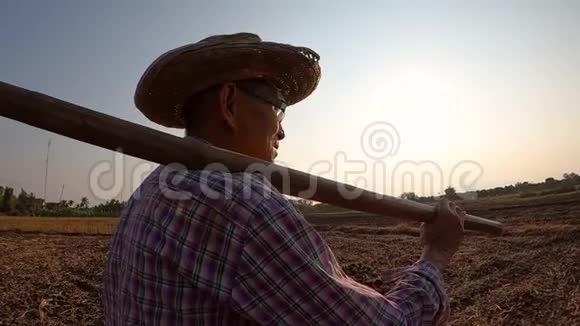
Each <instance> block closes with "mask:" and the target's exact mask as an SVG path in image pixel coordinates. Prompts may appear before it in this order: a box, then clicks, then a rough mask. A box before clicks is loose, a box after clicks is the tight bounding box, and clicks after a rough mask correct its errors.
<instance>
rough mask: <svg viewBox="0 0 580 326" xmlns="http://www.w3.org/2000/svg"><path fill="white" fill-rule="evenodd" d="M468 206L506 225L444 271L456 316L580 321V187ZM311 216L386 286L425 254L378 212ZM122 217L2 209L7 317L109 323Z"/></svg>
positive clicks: (0, 308) (360, 270) (373, 281)
mask: <svg viewBox="0 0 580 326" xmlns="http://www.w3.org/2000/svg"><path fill="white" fill-rule="evenodd" d="M464 205H465V206H466V207H467V208H471V210H470V213H473V214H475V215H479V216H482V217H486V218H493V219H497V220H500V221H502V222H504V223H506V225H507V230H506V232H505V233H504V234H503V235H501V236H488V235H482V234H477V233H469V234H468V236H467V237H466V239H465V245H464V246H463V248H462V249H461V251H460V252H459V253H458V255H457V256H456V259H455V260H454V261H453V263H452V265H451V267H450V269H449V271H448V272H446V275H445V278H446V281H447V287H448V291H449V293H450V296H451V300H452V301H451V308H452V314H451V320H450V324H451V325H579V322H578V321H579V320H580V196H579V195H578V194H576V195H569V196H567V197H565V198H564V197H559V196H553V197H547V198H543V199H535V200H530V201H520V200H518V202H517V205H515V204H513V203H504V202H501V203H494V202H491V201H490V202H485V205H483V201H477V202H465V203H464ZM39 220H41V221H40V222H39ZM311 222H313V223H314V224H315V225H316V226H317V229H318V230H319V231H320V232H321V233H322V235H323V236H324V238H325V239H326V240H327V241H328V243H329V245H330V247H331V248H332V249H333V250H334V252H335V254H336V256H337V258H338V259H339V261H340V262H341V264H342V266H343V267H344V269H345V271H346V272H347V274H349V275H350V276H351V277H353V278H354V279H356V280H357V281H360V282H362V283H364V284H367V285H369V286H372V287H373V288H375V289H377V290H379V291H386V290H388V288H389V286H390V285H389V284H383V283H382V282H381V281H380V280H379V278H378V276H379V275H380V273H381V272H382V271H383V270H384V269H386V268H392V267H400V266H402V265H405V264H410V263H412V262H414V260H415V259H416V258H417V256H418V251H419V247H418V245H417V243H418V239H417V230H416V228H415V227H414V225H409V224H402V225H392V223H390V222H389V221H388V220H385V219H381V218H376V217H369V218H367V219H365V218H360V217H356V218H350V219H349V218H347V217H341V219H340V222H338V221H336V220H332V219H330V218H327V217H325V218H315V219H312V220H311ZM43 223H44V224H43ZM115 223H116V219H114V218H112V219H103V218H99V219H96V218H76V219H75V218H15V217H2V218H0V280H2V281H1V282H0V325H60V324H66V325H100V324H102V322H101V313H102V311H101V306H100V302H99V291H100V287H101V276H102V269H103V266H104V262H105V260H106V255H107V251H108V248H109V243H110V236H109V235H108V234H107V233H110V232H112V230H113V228H114V225H115Z"/></svg>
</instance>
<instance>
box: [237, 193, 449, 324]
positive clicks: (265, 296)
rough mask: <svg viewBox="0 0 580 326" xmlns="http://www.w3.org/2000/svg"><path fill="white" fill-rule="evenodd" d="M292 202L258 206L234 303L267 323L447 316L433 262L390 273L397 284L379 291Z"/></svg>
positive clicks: (417, 320) (411, 320)
mask: <svg viewBox="0 0 580 326" xmlns="http://www.w3.org/2000/svg"><path fill="white" fill-rule="evenodd" d="M280 197H282V196H280ZM291 206H292V205H291V204H289V203H288V202H287V201H286V200H285V199H283V197H282V199H281V198H276V197H274V198H271V199H269V200H265V201H263V202H262V204H261V205H259V206H258V207H256V208H255V209H254V214H253V216H252V219H251V222H250V225H249V226H248V238H247V242H246V243H245V246H244V248H243V251H242V256H241V260H240V265H239V266H238V272H237V274H236V284H235V286H234V288H233V289H232V298H233V301H234V306H235V307H234V309H236V310H238V311H239V312H240V313H242V314H243V315H246V316H248V317H249V318H251V319H253V320H255V321H257V322H258V323H260V324H262V325H434V324H437V322H436V320H437V319H439V320H441V316H444V315H445V312H446V306H447V305H446V293H445V291H444V289H443V286H442V285H443V281H442V277H441V274H440V273H439V271H438V270H437V268H436V267H435V266H433V265H432V264H430V263H429V262H426V261H419V262H417V263H416V264H414V265H412V266H409V267H407V268H403V269H399V270H396V271H391V272H387V273H385V274H384V275H383V276H384V279H385V280H387V281H395V282H396V285H395V286H394V288H393V289H392V290H391V291H390V292H388V293H386V294H381V293H379V292H377V291H375V290H374V289H371V288H370V287H367V286H365V285H362V284H359V283H357V282H355V281H354V280H352V279H351V278H349V277H348V276H346V275H345V274H344V273H343V272H342V269H341V268H340V266H339V265H338V262H337V261H336V259H335V258H334V255H333V254H332V252H331V251H330V248H329V247H328V245H327V244H326V242H324V241H323V240H322V239H321V238H320V236H319V235H318V233H317V232H316V230H314V228H313V227H312V226H311V225H310V224H308V223H307V222H306V221H305V220H304V218H303V217H302V215H301V214H300V213H299V212H297V211H296V210H295V209H294V208H293V207H291ZM325 250H326V251H327V252H325ZM313 251H314V252H313Z"/></svg>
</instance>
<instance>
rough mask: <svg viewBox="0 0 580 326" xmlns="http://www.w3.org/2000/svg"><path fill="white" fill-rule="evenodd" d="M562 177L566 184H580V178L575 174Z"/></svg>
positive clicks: (566, 174)
mask: <svg viewBox="0 0 580 326" xmlns="http://www.w3.org/2000/svg"><path fill="white" fill-rule="evenodd" d="M562 177H563V178H564V180H563V181H564V182H566V183H580V176H579V175H578V174H576V173H574V172H570V173H564V175H563V176H562Z"/></svg>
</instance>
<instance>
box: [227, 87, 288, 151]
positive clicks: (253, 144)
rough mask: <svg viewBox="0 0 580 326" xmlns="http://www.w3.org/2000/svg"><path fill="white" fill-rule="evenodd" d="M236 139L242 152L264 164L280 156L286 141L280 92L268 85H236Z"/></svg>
mask: <svg viewBox="0 0 580 326" xmlns="http://www.w3.org/2000/svg"><path fill="white" fill-rule="evenodd" d="M235 98H236V100H235V103H236V105H237V110H236V111H237V112H236V126H237V130H236V136H237V137H239V139H238V146H239V147H240V152H242V153H243V154H246V155H249V156H253V157H255V158H259V159H262V160H265V161H270V162H271V161H274V159H275V158H276V156H278V148H279V146H280V141H281V140H282V139H284V137H285V134H284V129H283V128H282V121H281V118H282V117H283V114H284V113H283V112H282V113H281V112H280V110H282V111H283V110H284V108H282V109H281V108H280V107H279V105H276V104H274V103H278V101H277V92H276V90H275V89H274V88H272V87H270V86H267V85H252V84H250V85H247V84H242V85H239V86H236V94H235Z"/></svg>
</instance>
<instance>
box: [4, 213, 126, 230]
mask: <svg viewBox="0 0 580 326" xmlns="http://www.w3.org/2000/svg"><path fill="white" fill-rule="evenodd" d="M118 221H119V219H118V218H110V217H107V218H97V217H23V216H0V231H22V232H42V233H66V234H112V233H113V231H114V230H115V227H116V226H117V223H118Z"/></svg>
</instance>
